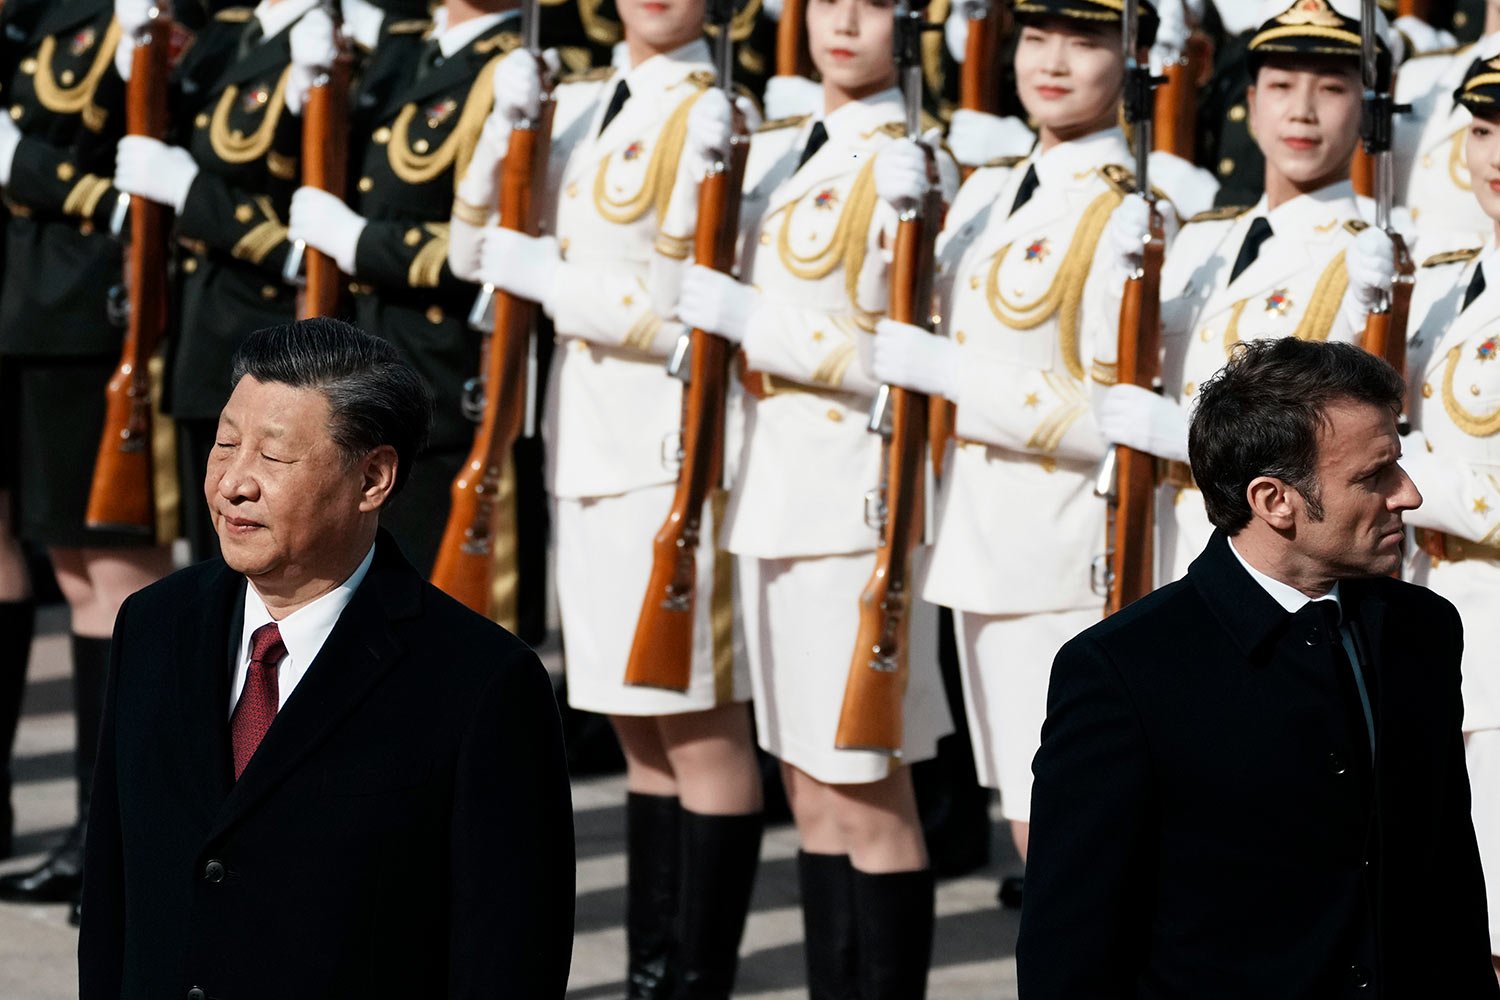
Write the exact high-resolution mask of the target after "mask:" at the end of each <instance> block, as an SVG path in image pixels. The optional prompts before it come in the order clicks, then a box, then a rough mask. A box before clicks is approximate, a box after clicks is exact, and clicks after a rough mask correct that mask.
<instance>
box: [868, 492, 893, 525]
mask: <svg viewBox="0 0 1500 1000" xmlns="http://www.w3.org/2000/svg"><path fill="white" fill-rule="evenodd" d="M889 513H890V508H888V507H887V506H886V503H885V492H884V491H883V490H869V491H868V492H866V493H865V524H866V525H867V526H868V527H870V528H873V529H874V530H875V531H884V530H885V521H886V515H887V514H889Z"/></svg>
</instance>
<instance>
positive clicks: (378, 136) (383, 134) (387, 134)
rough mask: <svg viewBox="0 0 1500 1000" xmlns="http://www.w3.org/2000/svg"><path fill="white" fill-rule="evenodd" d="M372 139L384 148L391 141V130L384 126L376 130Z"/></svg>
mask: <svg viewBox="0 0 1500 1000" xmlns="http://www.w3.org/2000/svg"><path fill="white" fill-rule="evenodd" d="M371 138H373V139H374V140H375V141H376V142H378V143H380V144H381V145H382V146H383V145H385V144H386V143H388V142H390V141H391V130H390V129H388V128H386V127H385V126H384V125H382V126H380V127H379V128H378V129H376V130H375V134H374V135H373V136H371Z"/></svg>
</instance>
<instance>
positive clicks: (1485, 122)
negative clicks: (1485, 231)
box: [1465, 116, 1500, 227]
mask: <svg viewBox="0 0 1500 1000" xmlns="http://www.w3.org/2000/svg"><path fill="white" fill-rule="evenodd" d="M1465 156H1466V157H1467V161H1468V165H1469V176H1470V178H1471V179H1472V181H1473V184H1474V197H1475V198H1478V199H1479V207H1480V208H1481V209H1482V210H1483V211H1484V214H1485V215H1488V216H1489V217H1490V219H1491V221H1493V222H1494V223H1495V225H1496V226H1497V227H1500V116H1496V117H1493V118H1478V117H1476V118H1475V119H1474V121H1473V122H1472V123H1470V125H1469V142H1468V146H1467V147H1466V150H1465Z"/></svg>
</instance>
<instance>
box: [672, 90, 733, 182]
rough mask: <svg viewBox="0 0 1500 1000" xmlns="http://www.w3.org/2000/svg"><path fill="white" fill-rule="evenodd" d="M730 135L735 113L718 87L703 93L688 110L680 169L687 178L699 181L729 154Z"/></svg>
mask: <svg viewBox="0 0 1500 1000" xmlns="http://www.w3.org/2000/svg"><path fill="white" fill-rule="evenodd" d="M733 134H734V110H733V109H732V108H731V107H730V105H729V98H728V97H726V96H725V95H724V92H723V91H722V90H720V89H719V88H717V87H713V88H710V89H708V90H705V91H704V92H703V94H702V95H701V96H700V97H699V98H698V99H697V100H696V101H694V102H693V107H692V108H691V110H689V111H688V120H687V144H686V146H685V148H684V149H683V168H684V169H686V170H688V171H689V176H691V177H692V178H693V179H695V180H700V181H701V180H702V179H703V176H704V175H705V174H706V173H707V172H708V168H709V167H710V166H712V165H713V164H714V163H715V162H718V161H720V160H722V159H723V158H724V157H725V156H727V155H728V153H729V139H730V136H732V135H733Z"/></svg>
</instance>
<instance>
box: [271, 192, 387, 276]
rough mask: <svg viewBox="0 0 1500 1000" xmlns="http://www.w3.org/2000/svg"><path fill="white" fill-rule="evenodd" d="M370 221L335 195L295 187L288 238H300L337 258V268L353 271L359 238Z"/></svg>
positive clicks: (346, 271) (347, 271) (315, 248)
mask: <svg viewBox="0 0 1500 1000" xmlns="http://www.w3.org/2000/svg"><path fill="white" fill-rule="evenodd" d="M367 225H369V221H368V220H367V219H365V217H364V216H362V215H360V214H359V213H358V212H356V211H354V209H352V208H350V207H349V206H348V205H345V204H344V203H343V202H342V201H340V200H339V199H338V198H336V197H334V196H333V195H331V194H329V193H328V192H327V191H321V190H319V189H318V188H311V187H303V188H298V189H297V192H296V194H294V195H292V214H291V219H290V220H289V221H288V223H287V238H288V239H291V240H302V241H303V242H304V243H306V244H307V245H308V246H310V247H312V248H313V249H314V250H321V251H322V252H323V253H326V254H327V255H328V256H330V257H332V258H333V259H334V260H336V261H338V265H339V270H340V271H343V272H344V273H345V274H353V273H354V256H355V251H356V250H357V249H358V247H359V237H360V235H361V234H362V233H364V231H365V226H367Z"/></svg>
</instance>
